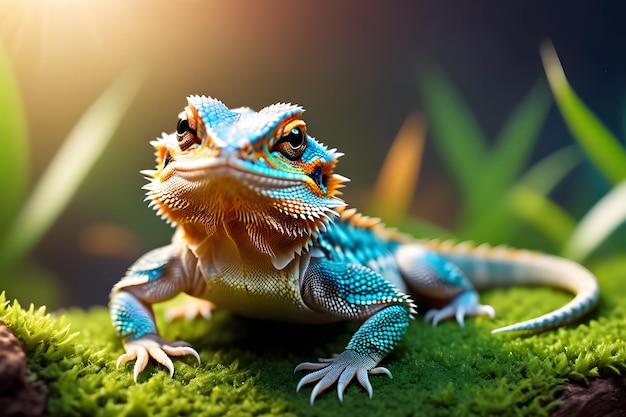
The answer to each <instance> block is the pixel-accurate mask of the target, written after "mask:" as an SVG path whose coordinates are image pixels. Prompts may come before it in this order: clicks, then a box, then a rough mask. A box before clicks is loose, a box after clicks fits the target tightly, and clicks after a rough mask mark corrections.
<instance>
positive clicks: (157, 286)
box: [109, 245, 204, 382]
mask: <svg viewBox="0 0 626 417" xmlns="http://www.w3.org/2000/svg"><path fill="white" fill-rule="evenodd" d="M180 252H181V250H180V249H179V248H178V247H177V246H176V245H168V246H164V247H162V248H159V249H155V250H153V251H150V252H148V253H147V254H145V255H144V256H142V257H141V258H139V259H138V260H137V261H136V262H135V263H134V264H133V265H132V266H131V267H130V268H129V270H128V271H127V273H126V276H125V277H124V278H122V280H121V281H119V282H118V283H117V284H116V285H115V286H114V287H113V290H112V291H111V296H110V302H109V310H110V314H111V320H112V322H113V326H114V327H115V330H116V332H117V334H118V336H120V337H122V338H124V339H123V345H124V349H125V351H126V353H124V354H123V355H121V356H120V357H119V359H118V361H117V366H118V367H119V366H120V365H121V364H123V363H125V362H128V361H132V360H135V359H136V362H135V367H134V373H133V376H134V380H135V382H136V381H137V377H138V376H139V374H140V373H141V372H142V371H143V370H144V369H145V367H146V365H147V364H148V361H149V359H150V358H153V359H155V360H156V361H157V362H159V363H160V364H162V365H163V366H165V367H166V368H167V369H168V370H169V371H170V376H172V375H173V374H174V365H173V363H172V361H171V359H170V358H169V356H182V355H193V356H194V357H195V358H196V359H197V360H198V362H200V356H199V355H198V353H197V352H196V351H195V350H194V349H193V348H192V347H191V346H189V344H188V343H187V342H184V341H177V342H168V341H167V340H165V339H163V338H161V337H160V336H159V333H158V330H157V327H156V323H155V320H154V313H153V311H152V304H154V303H158V302H161V301H165V300H168V299H170V298H172V297H174V296H175V295H177V294H179V293H180V292H181V291H186V290H187V291H188V290H189V289H190V287H193V285H191V283H192V281H193V278H194V276H192V275H191V274H189V273H187V272H186V269H185V265H184V264H183V261H182V259H181V256H180ZM199 285H201V286H203V285H204V281H201V282H200V283H199ZM196 286H197V285H196Z"/></svg>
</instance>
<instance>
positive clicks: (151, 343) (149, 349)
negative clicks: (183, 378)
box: [116, 335, 200, 382]
mask: <svg viewBox="0 0 626 417" xmlns="http://www.w3.org/2000/svg"><path fill="white" fill-rule="evenodd" d="M124 349H125V350H126V353H124V354H122V355H120V357H119V358H118V359H117V365H116V366H117V368H119V367H120V365H122V364H124V363H126V362H129V361H132V360H135V359H136V360H137V361H136V362H135V367H134V371H133V379H134V380H135V382H137V378H138V377H139V374H140V373H141V372H142V371H143V370H144V369H146V366H147V365H148V361H149V359H150V358H153V359H154V360H156V361H157V362H158V363H160V364H161V365H163V366H165V367H166V368H167V369H168V370H169V371H170V377H172V376H174V364H173V363H172V360H171V359H170V356H184V355H192V356H194V357H195V358H196V359H197V360H198V363H200V355H198V352H196V350H195V349H194V348H192V347H191V346H189V344H188V343H187V342H183V341H178V342H173V343H171V342H168V341H166V340H165V339H162V338H161V337H159V336H157V335H147V336H144V337H142V338H140V339H135V340H132V339H131V340H126V341H125V342H124Z"/></svg>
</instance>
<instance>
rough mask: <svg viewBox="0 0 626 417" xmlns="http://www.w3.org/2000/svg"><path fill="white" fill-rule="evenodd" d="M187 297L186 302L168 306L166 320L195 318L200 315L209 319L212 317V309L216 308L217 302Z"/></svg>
mask: <svg viewBox="0 0 626 417" xmlns="http://www.w3.org/2000/svg"><path fill="white" fill-rule="evenodd" d="M187 298H188V299H187V300H185V302H184V303H182V304H180V305H177V306H175V307H171V308H168V309H167V311H166V312H165V320H167V321H174V320H179V319H185V320H193V319H195V318H199V317H204V318H205V319H207V320H209V319H210V318H211V311H213V310H215V304H213V303H212V302H210V301H207V300H203V299H201V298H195V297H187Z"/></svg>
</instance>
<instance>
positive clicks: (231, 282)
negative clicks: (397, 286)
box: [194, 239, 339, 324]
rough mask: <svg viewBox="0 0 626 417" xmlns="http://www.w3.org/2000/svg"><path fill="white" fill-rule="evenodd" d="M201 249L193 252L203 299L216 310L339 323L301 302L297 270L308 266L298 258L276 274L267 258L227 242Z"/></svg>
mask: <svg viewBox="0 0 626 417" xmlns="http://www.w3.org/2000/svg"><path fill="white" fill-rule="evenodd" d="M203 246H204V245H203ZM209 248H210V249H209ZM202 249H203V248H197V249H196V250H194V252H196V255H197V256H198V265H199V268H200V272H201V274H202V276H203V278H204V281H205V283H206V291H205V292H204V294H203V295H202V298H205V299H207V300H209V301H211V302H212V303H213V304H215V305H216V306H217V307H219V308H222V309H225V310H228V311H231V312H233V313H235V314H240V315H242V316H246V317H252V318H258V319H266V320H276V321H290V322H301V323H316V324H317V323H328V322H332V321H338V320H339V319H338V318H337V317H334V316H332V315H330V314H324V313H320V312H317V311H315V310H312V309H310V308H309V307H308V306H307V305H306V304H305V303H304V301H303V300H302V297H301V295H300V269H301V268H302V264H303V263H304V264H305V265H306V263H307V262H303V261H306V260H305V259H302V258H301V257H300V256H296V257H294V259H293V260H292V261H291V262H290V263H289V264H288V265H287V266H286V267H285V268H283V269H281V270H278V269H276V268H275V267H274V266H273V265H272V262H271V260H270V258H269V257H267V256H265V255H264V254H261V253H259V252H256V251H245V252H244V251H242V250H241V249H240V248H238V246H237V245H234V244H232V242H230V241H228V239H226V240H222V239H220V242H219V244H216V242H212V243H211V244H210V245H206V247H205V249H204V250H202ZM303 256H305V255H303ZM306 256H308V255H306Z"/></svg>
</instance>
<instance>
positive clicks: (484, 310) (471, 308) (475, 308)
mask: <svg viewBox="0 0 626 417" xmlns="http://www.w3.org/2000/svg"><path fill="white" fill-rule="evenodd" d="M466 316H473V317H476V316H489V317H490V318H494V317H495V316H496V311H495V310H494V309H493V307H491V306H490V305H483V304H480V303H479V302H478V295H477V294H476V293H475V292H473V291H468V292H464V293H462V294H461V295H459V296H458V297H456V298H455V299H454V300H452V302H451V303H450V304H448V305H447V306H445V307H444V308H442V309H441V310H437V309H432V310H428V311H427V312H426V315H425V316H424V321H426V322H427V323H428V322H432V324H433V326H436V325H437V324H438V323H439V322H440V321H441V320H447V319H450V318H456V321H457V322H458V323H459V326H461V327H463V326H464V324H465V317H466Z"/></svg>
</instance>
